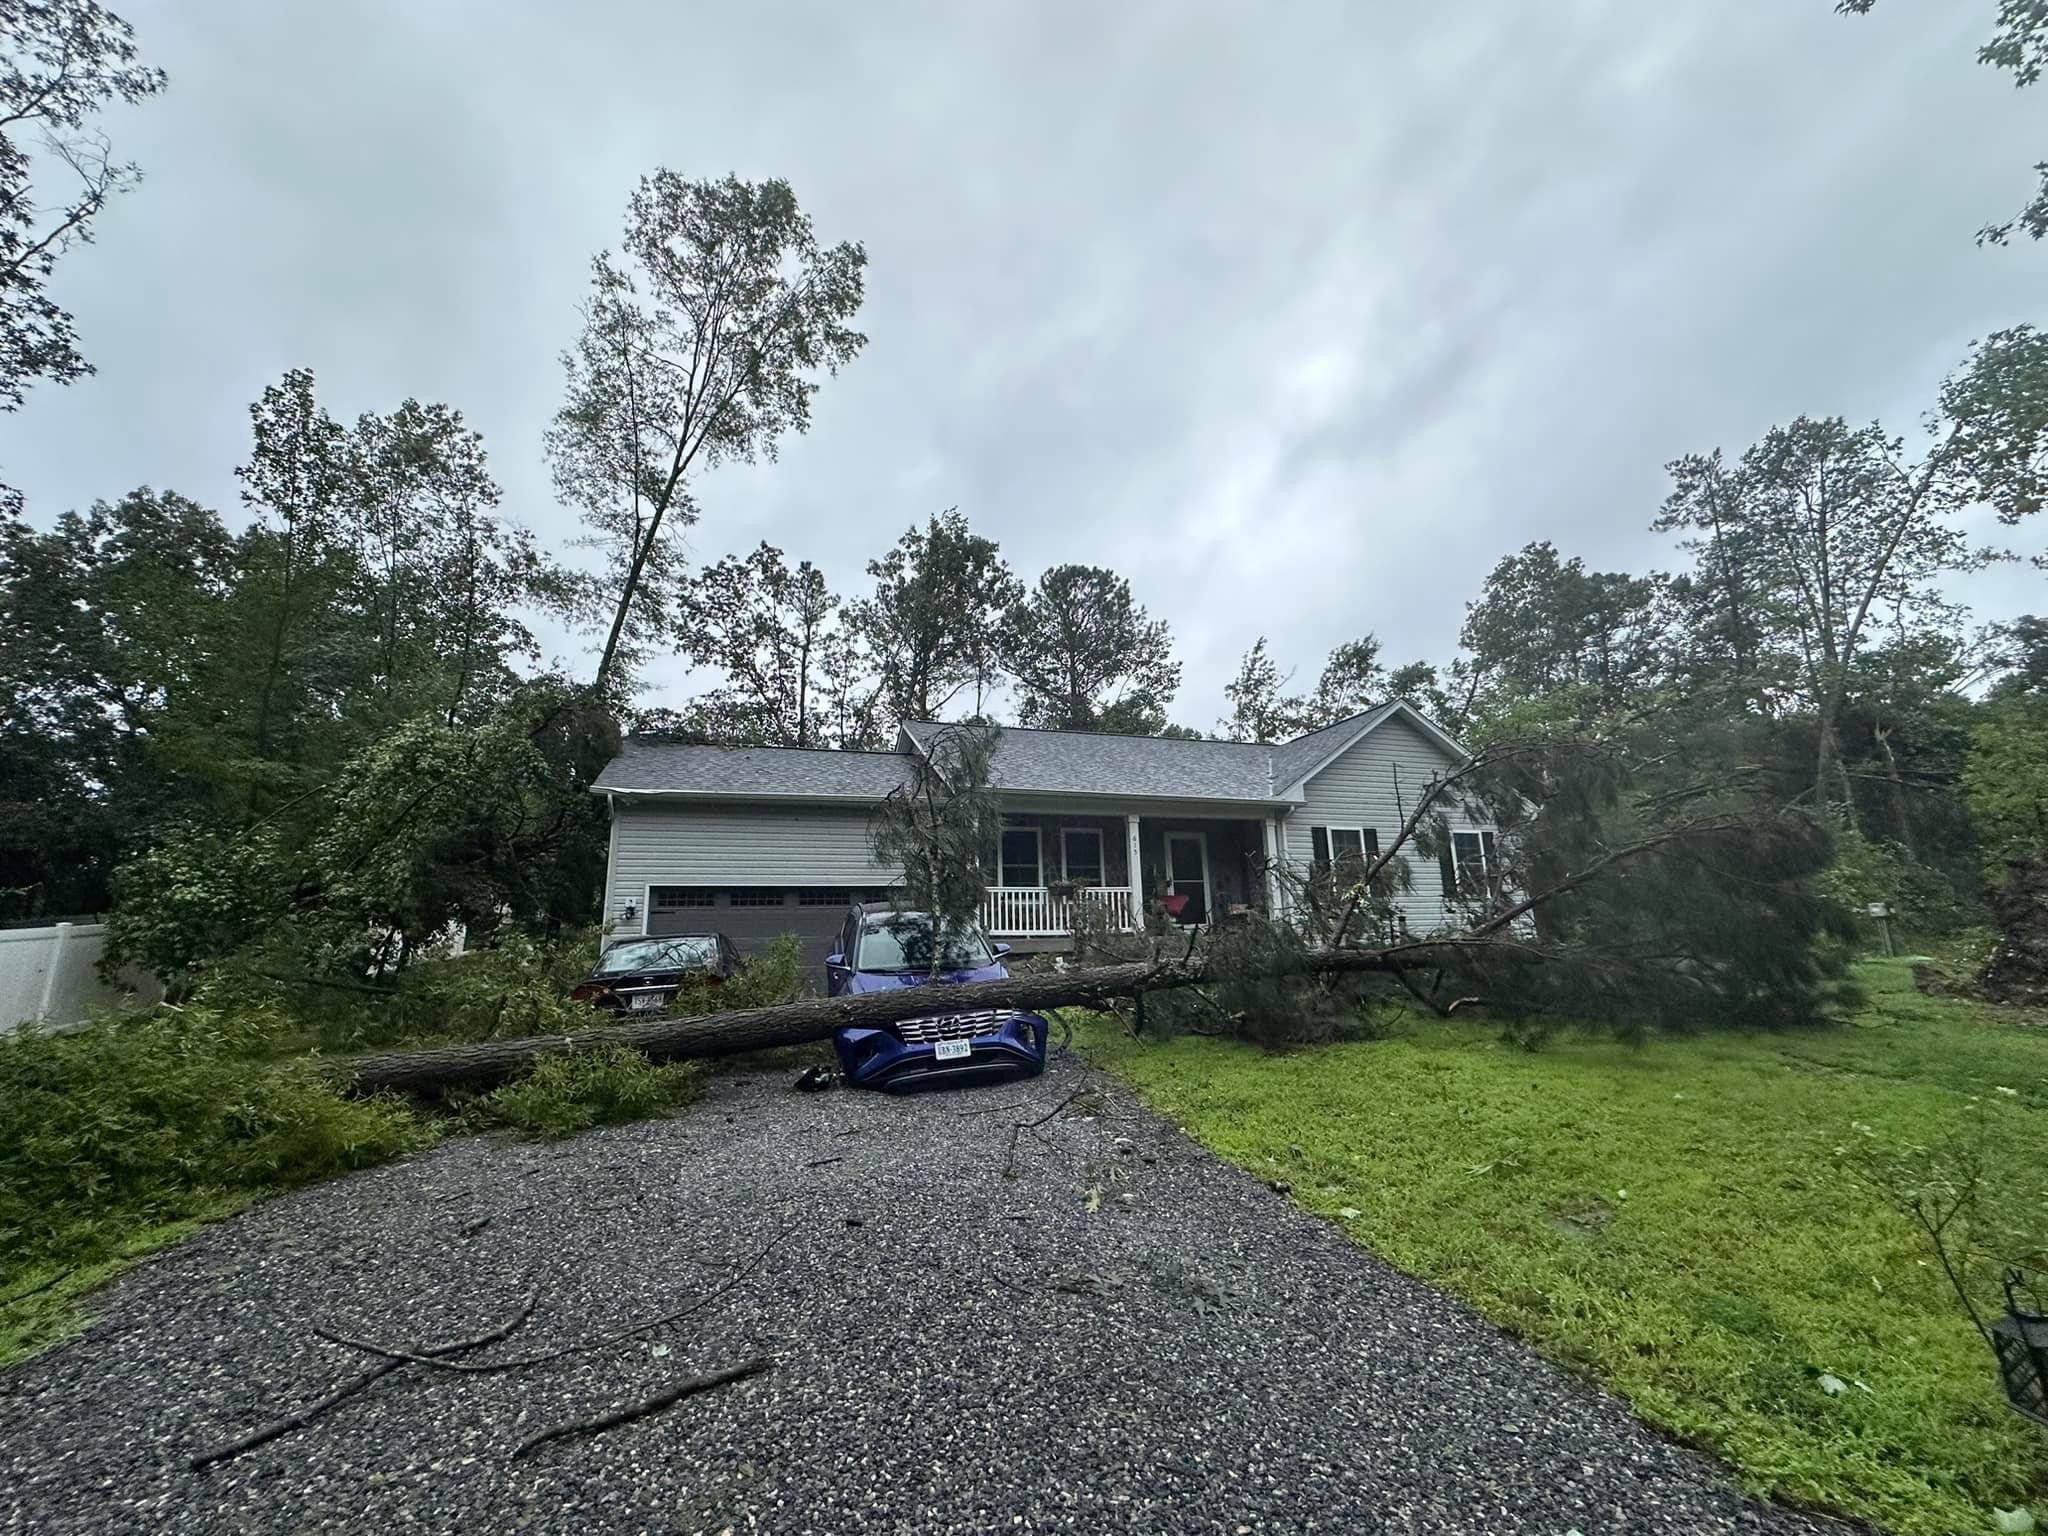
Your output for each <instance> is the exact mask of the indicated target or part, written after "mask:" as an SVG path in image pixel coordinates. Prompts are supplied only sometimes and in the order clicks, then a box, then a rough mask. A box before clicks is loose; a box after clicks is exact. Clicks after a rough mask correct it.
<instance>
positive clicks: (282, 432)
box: [235, 368, 356, 763]
mask: <svg viewBox="0 0 2048 1536" xmlns="http://www.w3.org/2000/svg"><path fill="white" fill-rule="evenodd" d="M249 420H250V424H251V426H252V428H253V429H254V434H255V447H254V450H253V451H252V453H251V455H250V459H249V462H248V463H247V464H245V465H243V466H242V467H241V468H239V469H237V470H236V471H235V474H236V475H237V476H238V477H239V478H240V479H241V481H242V500H243V502H244V504H245V505H247V506H248V507H249V509H250V510H251V512H253V513H254V514H255V517H256V525H255V530H254V532H253V533H252V535H251V537H250V538H249V539H248V540H247V541H246V542H245V550H244V557H243V558H244V563H245V572H244V577H243V579H242V581H240V582H239V583H238V584H237V596H238V598H239V599H241V602H240V604H239V606H240V607H241V608H242V610H243V612H244V613H245V614H246V616H247V619H248V622H249V625H250V630H251V633H250V635H249V637H248V638H249V641H250V643H251V653H250V654H251V657H252V660H253V663H254V670H255V674H256V679H257V684H256V695H255V700H254V706H253V709H252V710H251V712H250V718H249V722H248V731H249V753H250V757H251V759H252V760H253V761H255V762H259V763H262V762H269V761H271V760H272V758H273V751H274V749H276V748H277V747H278V746H279V742H280V738H283V739H284V740H285V741H286V742H287V743H288V745H287V750H286V754H285V755H286V757H287V759H288V760H289V759H291V758H295V757H301V756H303V748H304V746H305V744H304V743H301V742H299V741H297V739H296V736H295V727H296V726H297V725H298V724H299V723H300V722H301V721H303V720H305V719H306V718H307V717H309V716H315V717H319V716H324V717H326V718H328V719H331V718H332V715H333V711H332V709H331V708H329V709H325V710H322V709H320V708H319V707H318V703H317V702H316V701H319V700H320V699H322V697H323V696H324V697H325V698H327V699H331V698H332V697H333V695H334V694H335V693H337V692H339V691H342V690H345V689H346V687H347V683H348V677H349V670H348V662H349V660H350V658H349V657H347V655H346V654H345V653H343V652H341V651H340V650H339V648H337V647H335V646H333V645H331V644H328V643H326V642H327V640H328V635H327V633H326V630H325V626H324V625H323V624H322V623H321V619H322V618H323V616H324V615H326V614H327V613H329V612H330V611H332V610H333V608H334V607H335V606H336V605H337V604H338V602H339V601H340V599H341V594H342V593H344V592H345V591H346V590H347V589H348V586H349V584H350V583H351V581H352V580H353V579H354V575H355V570H354V559H355V553H356V552H355V550H354V549H353V548H352V547H351V542H350V540H349V539H348V537H347V534H346V527H345V520H344V510H343V509H344V502H345V497H346V493H347V489H348V481H349V475H350V469H351V465H350V449H349V444H348V440H347V434H346V433H345V432H344V431H343V429H342V427H341V426H340V424H339V423H337V422H336V421H335V420H334V418H333V417H331V416H329V415H328V414H327V412H326V410H325V409H324V408H323V407H322V406H321V405H320V403H319V401H318V400H317V399H316V398H315V397H314V386H313V375H312V373H311V372H310V371H308V370H306V369H303V368H294V369H292V370H291V371H290V372H289V373H287V374H286V375H285V376H284V379H283V381H282V382H281V383H278V384H273V385H269V386H267V387H266V388H265V389H264V391H263V396H262V398H261V399H260V400H258V401H257V402H256V403H255V404H254V405H252V406H250V407H249Z"/></svg>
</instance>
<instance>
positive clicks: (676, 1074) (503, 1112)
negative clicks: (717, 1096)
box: [470, 1045, 704, 1141]
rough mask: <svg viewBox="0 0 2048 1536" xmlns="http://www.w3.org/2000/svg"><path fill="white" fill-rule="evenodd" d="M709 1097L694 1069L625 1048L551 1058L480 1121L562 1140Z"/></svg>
mask: <svg viewBox="0 0 2048 1536" xmlns="http://www.w3.org/2000/svg"><path fill="white" fill-rule="evenodd" d="M703 1091H704V1082H703V1074H702V1073H700V1072H699V1071H698V1070H697V1068H696V1067H695V1066H693V1065H691V1064H690V1063H688V1062H666V1063H661V1064H656V1063H654V1062H651V1061H649V1060H648V1059H647V1058H646V1057H645V1056H642V1055H641V1054H640V1053H639V1052H638V1051H636V1050H632V1049H630V1048H629V1047H626V1046H623V1045H608V1046H603V1047H600V1048H599V1049H597V1050H570V1051H562V1052H559V1053H557V1054H555V1055H552V1056H543V1057H541V1058H540V1059H539V1060H538V1061H536V1062H535V1063H534V1064H533V1065H532V1066H531V1067H530V1068H528V1069H527V1071H526V1072H525V1073H524V1075H522V1076H520V1077H518V1078H516V1079H515V1080H513V1081H512V1082H509V1083H507V1084H505V1085H504V1086H503V1087H502V1088H499V1089H497V1090H496V1091H495V1092H492V1093H490V1094H487V1095H486V1096H485V1097H483V1098H482V1099H479V1100H478V1101H477V1102H476V1104H475V1105H474V1106H473V1107H472V1109H471V1111H470V1114H471V1117H472V1119H473V1120H474V1121H475V1122H477V1123H479V1124H485V1125H502V1126H507V1127H509V1128H510V1129H512V1130H515V1131H518V1132H520V1133H521V1134H523V1135H527V1136H538V1137H541V1138H543V1139H545V1140H548V1141H557V1140H560V1139H561V1138H563V1137H565V1136H574V1135H576V1134H577V1133H578V1132H579V1131H587V1130H589V1129H590V1128H591V1127H592V1126H596V1125H624V1124H627V1123H629V1122H631V1121H634V1120H649V1119H652V1118H654V1117H655V1116H657V1115H661V1114H665V1113H667V1112H668V1111H669V1110H672V1109H679V1108H681V1107H682V1106H683V1105H685V1104H688V1103H690V1102H691V1101H692V1100H694V1099H695V1098H696V1097H697V1096H698V1095H699V1094H700V1093H702V1092H703Z"/></svg>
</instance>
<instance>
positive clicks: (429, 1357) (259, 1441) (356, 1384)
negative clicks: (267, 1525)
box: [187, 1291, 540, 1472]
mask: <svg viewBox="0 0 2048 1536" xmlns="http://www.w3.org/2000/svg"><path fill="white" fill-rule="evenodd" d="M539 1303H540V1292H539V1291H531V1292H528V1294H527V1297H526V1300H525V1301H523V1302H521V1303H520V1304H519V1310H518V1311H517V1312H514V1313H513V1314H512V1315H511V1316H510V1317H508V1318H506V1319H505V1321H504V1322H502V1323H500V1324H498V1326H497V1327H495V1328H493V1329H491V1330H490V1331H489V1332H488V1333H480V1334H478V1335H476V1336H475V1337H474V1338H469V1339H452V1340H450V1341H449V1342H448V1343H445V1344H427V1345H423V1346H421V1348H420V1349H419V1350H418V1351H417V1352H415V1353H413V1354H409V1355H408V1354H396V1353H394V1354H392V1355H389V1356H386V1357H385V1358H384V1359H382V1360H380V1361H378V1362H377V1363H376V1364H375V1365H373V1366H371V1367H370V1368H369V1369H368V1370H367V1371H364V1372H363V1373H362V1374H361V1375H360V1376H354V1377H351V1378H350V1379H349V1380H347V1381H345V1382H343V1383H342V1384H341V1385H340V1386H338V1387H336V1388H335V1389H334V1390H333V1391H332V1392H329V1393H328V1394H327V1395H326V1396H325V1397H322V1398H319V1399H316V1400H315V1401H313V1402H311V1403H308V1404H307V1405H306V1406H305V1407H303V1408H301V1409H300V1410H299V1411H298V1412H297V1413H291V1414H286V1415H285V1416H284V1417H283V1418H281V1419H272V1420H271V1421H270V1422H269V1423H268V1424H264V1425H261V1426H259V1427H257V1428H255V1429H252V1430H250V1431H249V1433H248V1434H246V1435H243V1436H241V1437H240V1438H239V1439H235V1440H229V1441H226V1442H225V1443H223V1444H221V1445H216V1446H215V1447H213V1449H212V1450H209V1451H201V1452H200V1453H199V1454H198V1455H197V1456H194V1457H193V1458H192V1459H191V1461H190V1462H188V1463H187V1465H188V1466H190V1467H191V1469H192V1470H193V1471H194V1472H204V1471H205V1470H206V1469H207V1468H208V1467H210V1466H212V1465H213V1464H214V1463H216V1462H221V1461H226V1460H228V1459H229V1458H231V1457H235V1456H239V1455H241V1454H242V1453H243V1452H244V1451H253V1450H255V1449H256V1447H257V1446H259V1445H268V1444H269V1443H270V1442H271V1441H273V1440H276V1439H278V1438H279V1437H280V1436H283V1435H288V1434H290V1433H291V1432H292V1431H293V1430H295V1429H304V1428H305V1427H306V1426H307V1425H308V1424H310V1423H312V1422H313V1421H314V1420H315V1419H317V1418H320V1417H321V1416H322V1415H323V1414H325V1413H327V1412H328V1411H329V1410H330V1409H332V1408H334V1407H335V1406H337V1405H338V1404H340V1403H343V1402H346V1401H347V1400H348V1399H349V1398H351V1397H353V1396H355V1395H356V1393H358V1392H360V1391H362V1390H363V1388H365V1387H367V1386H369V1385H370V1384H371V1383H372V1382H375V1381H380V1380H382V1379H383V1378H384V1377H386V1376H389V1375H390V1374H391V1373H392V1372H393V1371H395V1370H397V1369H398V1368H399V1367H400V1366H402V1365H405V1364H407V1363H408V1362H409V1361H434V1362H437V1363H438V1361H439V1357H440V1356H443V1355H459V1354H462V1353H463V1352H464V1351H466V1350H472V1349H482V1348H483V1347H484V1346H485V1345H486V1344H495V1343H497V1342H498V1341H499V1340H500V1339H504V1338H509V1337H510V1336H511V1335H512V1334H514V1333H516V1332H517V1331H518V1330H519V1328H520V1327H521V1326H522V1325H523V1324H524V1323H525V1322H526V1320H527V1319H528V1318H529V1317H531V1316H533V1309H534V1308H535V1307H536V1306H537V1305H539Z"/></svg>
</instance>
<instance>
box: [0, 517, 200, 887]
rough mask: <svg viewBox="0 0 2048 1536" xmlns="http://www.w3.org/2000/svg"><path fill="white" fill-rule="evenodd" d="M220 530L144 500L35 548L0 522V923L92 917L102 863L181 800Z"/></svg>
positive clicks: (64, 527)
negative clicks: (178, 768)
mask: <svg viewBox="0 0 2048 1536" xmlns="http://www.w3.org/2000/svg"><path fill="white" fill-rule="evenodd" d="M237 569H238V566H237V559H236V552H235V547H234V541H233V539H232V538H231V536H230V535H229V533H228V531H227V529H226V528H225V527H224V526H223V525H222V523H221V521H220V519H219V518H218V517H216V516H215V515H214V514H213V513H212V512H210V511H208V510H207V509H205V508H203V507H200V506H198V505H197V504H195V503H193V502H191V501H188V500H186V499H185V498H184V497H182V496H178V495H176V494H174V493H169V492H166V493H162V494H159V493H157V492H154V491H151V490H148V489H147V488H145V489H142V490H138V491H136V492H133V493H132V494H130V495H129V496H127V497H124V498H123V499H122V500H121V501H120V502H118V503H115V504H113V505H109V504H107V503H105V502H100V503H96V504H95V505H94V506H93V507H92V508H91V509H90V510H89V511H87V512H85V513H75V512H70V513H66V514H64V516H63V517H61V518H59V519H58V521H57V524H56V526H55V527H54V528H53V529H52V530H51V531H50V532H48V533H38V532H36V531H35V530H34V529H32V528H29V527H28V526H27V525H26V524H23V523H20V522H15V521H11V520H0V912H6V913H9V914H12V915H22V916H29V915H34V914H36V913H39V912H45V911H54V912H95V911H101V910H104V909H105V907H106V905H107V900H108V890H107V880H108V876H109V874H110V871H111V868H112V863H113V860H114V857H115V854H116V852H117V850H118V849H119V848H120V846H121V845H122V843H123V842H124V841H126V840H128V839H129V838H131V837H133V836H134V835H135V833H136V831H137V829H138V824H139V822H140V820H141V819H142V818H144V817H145V816H148V815H153V814H160V813H162V811H164V810H165V809H167V808H170V807H172V806H174V805H175V804H176V803H177V802H178V800H179V799H180V797H181V796H182V795H184V794H185V793H187V792H188V791H187V790H186V789H185V787H184V786H183V785H181V784H180V783H179V782H178V781H177V778H176V776H175V774H174V772H173V771H172V769H173V765H174V764H175V763H176V761H177V759H178V757H179V755H180V753H181V751H182V750H183V748H184V744H185V742H186V741H187V739H188V738H189V735H190V732H189V731H188V730H187V728H186V726H185V721H186V720H187V719H188V718H193V719H199V720H204V719H206V718H208V717H209V716H211V715H212V714H213V713H214V712H216V711H217V710H218V708H219V707H220V699H221V697H222V694H223V690H224V688H226V687H227V686H229V685H230V682H231V678H230V672H231V669H232V666H233V663H232V662H231V661H230V660H228V659H227V657H226V654H225V653H226V641H227V638H228V637H227V633H226V626H225V610H226V605H227V601H228V595H229V592H230V590H231V586H232V583H233V581H234V579H235V576H236V573H237Z"/></svg>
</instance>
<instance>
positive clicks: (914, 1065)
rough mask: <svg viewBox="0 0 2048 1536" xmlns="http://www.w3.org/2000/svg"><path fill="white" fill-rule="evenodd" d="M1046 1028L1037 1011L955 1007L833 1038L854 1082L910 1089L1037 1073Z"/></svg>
mask: <svg viewBox="0 0 2048 1536" xmlns="http://www.w3.org/2000/svg"><path fill="white" fill-rule="evenodd" d="M1046 1034H1047V1025H1046V1022H1045V1020H1044V1019H1042V1018H1040V1017H1039V1016H1038V1015H1037V1014H1035V1013H1009V1012H995V1013H972V1014H968V1013H954V1014H938V1015H934V1016H932V1017H930V1018H922V1019H905V1020H903V1022H902V1023H900V1024H895V1025H891V1026H889V1027H887V1028H883V1029H855V1028H848V1029H842V1030H840V1031H839V1032H838V1033H837V1034H836V1035H834V1036H833V1037H832V1044H833V1046H834V1047H835V1048H836V1049H837V1050H838V1052H839V1066H840V1070H841V1071H842V1072H843V1073H844V1074H845V1076H846V1081H847V1082H848V1083H850V1084H851V1085H853V1086H854V1087H856V1088H881V1089H884V1090H886V1091H887V1092H890V1093H908V1092H912V1091H914V1090H917V1089H922V1088H944V1087H951V1086H953V1085H955V1084H965V1083H992V1082H1002V1081H1005V1080H1007V1079H1011V1078H1018V1077H1036V1076H1037V1075H1038V1074H1039V1073H1040V1072H1043V1071H1044V1070H1045V1043H1046ZM962 1046H965V1048H966V1049H965V1053H964V1054H959V1053H960V1051H961V1047H962ZM941 1049H944V1050H945V1052H946V1054H945V1055H944V1056H943V1057H942V1056H941V1055H940V1051H941Z"/></svg>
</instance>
